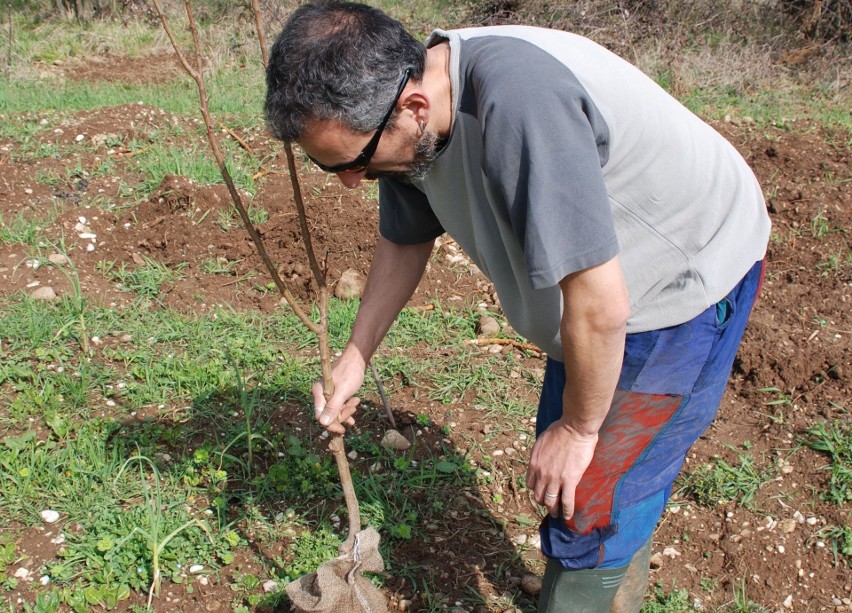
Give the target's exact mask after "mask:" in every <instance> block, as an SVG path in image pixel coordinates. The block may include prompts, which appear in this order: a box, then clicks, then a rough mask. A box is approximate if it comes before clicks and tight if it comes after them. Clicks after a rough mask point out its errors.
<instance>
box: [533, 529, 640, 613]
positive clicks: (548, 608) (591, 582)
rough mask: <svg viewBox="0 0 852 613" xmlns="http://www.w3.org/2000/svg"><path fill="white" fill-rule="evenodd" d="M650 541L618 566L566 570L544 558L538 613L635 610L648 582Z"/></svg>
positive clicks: (624, 612)
mask: <svg viewBox="0 0 852 613" xmlns="http://www.w3.org/2000/svg"><path fill="white" fill-rule="evenodd" d="M650 555H651V541H650V540H648V542H647V543H645V545H643V546H642V548H641V549H640V550H639V551H637V552H636V554H635V555H634V556H633V559H632V560H631V561H630V564H628V565H627V566H622V567H620V568H593V569H589V570H565V569H564V568H562V565H561V564H560V563H559V562H558V561H557V560H554V559H550V560H548V561H547V568H546V569H545V571H544V578H543V579H542V586H541V595H540V596H539V601H538V613H610V612H611V613H638V611H639V610H640V609H641V608H642V602H643V600H644V597H645V587H646V586H647V583H648V568H649V558H650Z"/></svg>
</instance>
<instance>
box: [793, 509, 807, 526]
mask: <svg viewBox="0 0 852 613" xmlns="http://www.w3.org/2000/svg"><path fill="white" fill-rule="evenodd" d="M793 519H795V520H796V521H797V522H799V523H800V524H803V523H805V516H804V515H802V513H801V512H800V511H796V512H795V513H793Z"/></svg>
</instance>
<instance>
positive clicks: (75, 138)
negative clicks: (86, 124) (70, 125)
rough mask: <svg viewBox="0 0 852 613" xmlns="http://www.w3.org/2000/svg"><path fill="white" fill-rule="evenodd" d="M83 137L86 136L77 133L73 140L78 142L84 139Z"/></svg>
mask: <svg viewBox="0 0 852 613" xmlns="http://www.w3.org/2000/svg"><path fill="white" fill-rule="evenodd" d="M85 138H86V136H85V135H84V134H78V135H77V136H76V137H74V140H75V141H77V142H78V143H79V142H80V141H82V140H85Z"/></svg>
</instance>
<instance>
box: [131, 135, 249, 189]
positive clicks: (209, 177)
mask: <svg viewBox="0 0 852 613" xmlns="http://www.w3.org/2000/svg"><path fill="white" fill-rule="evenodd" d="M198 140H199V141H200V142H201V143H204V145H206V141H203V140H202V139H198ZM204 145H200V146H204ZM136 164H137V167H138V169H139V170H140V171H141V172H142V174H143V176H144V178H143V180H142V183H141V185H140V186H139V188H140V190H141V191H142V192H143V193H145V194H149V193H151V192H153V191H154V190H156V188H157V187H158V186H159V185H160V184H161V183H162V182H163V179H164V178H165V177H166V175H177V176H182V177H188V178H190V179H194V180H195V181H198V182H199V183H200V184H202V185H209V184H211V183H223V179H222V175H221V173H220V172H219V166H218V165H217V164H216V160H215V159H213V156H212V155H210V153H209V151H208V150H207V149H204V148H199V147H190V148H187V149H182V148H180V147H175V146H174V145H169V144H166V143H165V142H164V143H157V144H154V145H153V146H151V147H150V148H148V149H146V150H145V151H144V152H143V153H141V154H140V155H139V156H137V161H136ZM227 166H228V171H229V172H230V173H231V178H232V179H233V180H234V184H235V185H236V186H237V187H238V188H241V189H244V190H246V191H248V192H250V193H254V191H255V185H254V180H253V179H252V175H253V174H254V173H255V172H256V171H257V170H258V165H257V161H256V160H254V159H252V158H248V157H245V156H236V155H231V156H229V159H228V162H227Z"/></svg>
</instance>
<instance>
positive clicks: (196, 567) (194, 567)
mask: <svg viewBox="0 0 852 613" xmlns="http://www.w3.org/2000/svg"><path fill="white" fill-rule="evenodd" d="M202 570H204V567H203V566H202V565H201V564H193V565H192V566H190V567H189V572H190V574H193V575H197V574H198V573H200V572H201V571H202Z"/></svg>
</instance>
